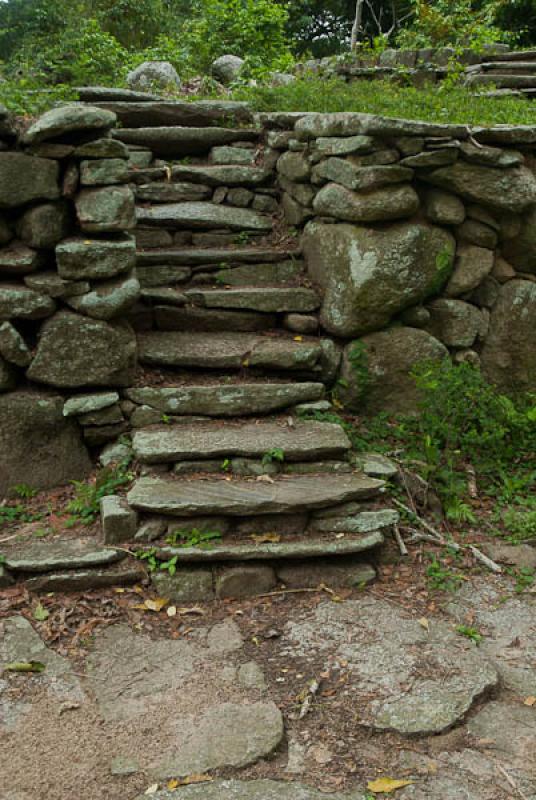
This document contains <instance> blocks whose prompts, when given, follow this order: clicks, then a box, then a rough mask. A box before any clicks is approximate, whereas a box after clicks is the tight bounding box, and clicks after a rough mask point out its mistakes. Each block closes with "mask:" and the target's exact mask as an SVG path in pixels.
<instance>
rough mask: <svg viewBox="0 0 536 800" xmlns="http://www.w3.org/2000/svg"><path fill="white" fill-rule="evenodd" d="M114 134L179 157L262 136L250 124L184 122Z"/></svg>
mask: <svg viewBox="0 0 536 800" xmlns="http://www.w3.org/2000/svg"><path fill="white" fill-rule="evenodd" d="M112 135H113V137H114V138H115V139H119V141H120V142H124V144H136V145H142V146H143V147H148V148H149V149H150V150H152V152H153V153H155V155H158V156H175V157H181V156H186V155H202V154H203V153H207V152H208V151H209V150H210V149H211V148H212V147H216V146H217V145H222V144H232V143H233V142H237V141H240V140H242V141H248V142H255V141H257V139H258V137H259V133H258V131H256V130H247V129H246V128H238V129H233V128H217V127H202V128H201V127H180V126H162V127H156V128H118V129H117V130H114V131H113V134H112ZM242 169H244V167H242ZM173 177H175V176H173Z"/></svg>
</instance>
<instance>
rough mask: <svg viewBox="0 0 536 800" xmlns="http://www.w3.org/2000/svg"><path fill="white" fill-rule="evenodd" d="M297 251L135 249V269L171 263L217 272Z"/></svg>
mask: <svg viewBox="0 0 536 800" xmlns="http://www.w3.org/2000/svg"><path fill="white" fill-rule="evenodd" d="M299 254H300V251H299V250H277V249H275V248H261V247H245V248H239V247H236V248H233V249H229V248H206V249H203V248H193V247H192V248H189V249H188V248H180V249H157V248H155V249H153V250H141V251H140V250H139V251H138V253H137V256H136V262H137V264H138V266H149V265H150V264H173V265H175V266H182V267H203V268H204V269H205V268H206V267H208V266H214V267H217V268H218V269H223V267H224V266H225V267H230V266H232V265H233V264H263V263H266V264H267V263H277V262H280V261H285V260H286V259H290V258H294V257H297V256H299Z"/></svg>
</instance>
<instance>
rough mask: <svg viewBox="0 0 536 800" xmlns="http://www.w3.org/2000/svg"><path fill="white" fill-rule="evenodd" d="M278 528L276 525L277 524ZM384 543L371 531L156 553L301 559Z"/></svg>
mask: <svg viewBox="0 0 536 800" xmlns="http://www.w3.org/2000/svg"><path fill="white" fill-rule="evenodd" d="M276 526H277V523H276ZM383 542H384V537H383V534H382V532H381V531H371V532H369V533H367V534H361V535H359V536H358V535H352V536H347V537H345V538H344V539H341V540H337V541H333V540H329V539H325V538H323V539H315V538H314V537H313V536H309V537H308V538H307V539H305V540H304V541H301V542H294V541H283V542H277V543H270V542H265V543H262V544H254V543H251V544H250V543H247V544H240V543H236V544H233V543H231V542H230V543H228V544H215V545H213V546H212V547H211V548H210V550H208V549H207V550H203V549H202V548H200V547H163V548H161V549H159V551H158V554H159V556H160V557H161V558H163V559H165V560H168V559H170V558H173V557H175V556H178V559H179V561H181V562H184V563H198V562H208V563H210V562H218V561H266V560H268V561H271V560H283V561H285V560H287V559H301V558H315V559H316V558H337V557H340V556H342V557H344V556H352V555H356V554H358V553H364V552H366V551H367V550H372V549H373V548H375V547H379V546H380V545H382V544H383Z"/></svg>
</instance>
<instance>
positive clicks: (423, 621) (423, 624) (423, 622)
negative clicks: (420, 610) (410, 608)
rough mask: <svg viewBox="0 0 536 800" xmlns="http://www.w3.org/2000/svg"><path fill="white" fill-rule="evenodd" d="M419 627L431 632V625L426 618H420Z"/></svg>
mask: <svg viewBox="0 0 536 800" xmlns="http://www.w3.org/2000/svg"><path fill="white" fill-rule="evenodd" d="M419 625H420V626H421V627H422V628H425V630H427V631H429V630H430V623H429V622H428V620H427V619H426V617H421V618H420V620H419Z"/></svg>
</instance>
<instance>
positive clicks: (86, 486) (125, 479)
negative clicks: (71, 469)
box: [67, 459, 134, 525]
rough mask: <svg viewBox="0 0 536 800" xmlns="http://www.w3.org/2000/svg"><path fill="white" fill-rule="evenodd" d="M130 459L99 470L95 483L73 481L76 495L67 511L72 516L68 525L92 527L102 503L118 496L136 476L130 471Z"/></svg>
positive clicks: (68, 505)
mask: <svg viewBox="0 0 536 800" xmlns="http://www.w3.org/2000/svg"><path fill="white" fill-rule="evenodd" d="M129 463H130V459H127V460H125V461H123V462H121V463H119V464H117V465H113V466H110V467H104V468H103V469H101V470H99V472H98V473H97V475H96V477H95V480H94V481H72V484H73V486H74V489H75V494H74V497H73V499H72V500H70V501H69V503H68V504H67V511H68V512H69V514H70V515H71V517H70V519H69V522H68V523H67V524H68V525H76V524H77V523H79V522H81V523H82V524H83V525H91V524H92V523H93V522H95V520H96V519H97V517H98V515H99V512H100V501H101V500H102V498H103V497H106V496H107V495H110V494H117V492H118V490H119V489H120V488H121V487H123V486H126V485H127V484H128V483H130V481H131V480H132V479H133V477H134V475H133V473H131V472H130V471H129Z"/></svg>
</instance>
